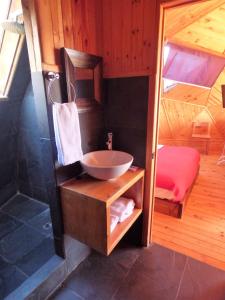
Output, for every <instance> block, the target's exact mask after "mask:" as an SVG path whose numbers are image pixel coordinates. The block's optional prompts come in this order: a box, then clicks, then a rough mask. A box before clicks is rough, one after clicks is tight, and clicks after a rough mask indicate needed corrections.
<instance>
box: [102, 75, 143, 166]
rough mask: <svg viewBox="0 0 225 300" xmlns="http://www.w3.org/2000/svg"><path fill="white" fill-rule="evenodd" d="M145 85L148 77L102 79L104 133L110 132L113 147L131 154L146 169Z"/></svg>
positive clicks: (136, 162) (136, 163) (135, 162)
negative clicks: (111, 133) (103, 89)
mask: <svg viewBox="0 0 225 300" xmlns="http://www.w3.org/2000/svg"><path fill="white" fill-rule="evenodd" d="M148 86H149V79H148V77H130V78H113V79H106V80H104V87H105V91H104V93H105V99H104V116H105V127H106V131H112V132H113V148H114V149H116V150H122V151H126V152H129V153H131V154H132V155H133V156H134V165H137V166H139V167H145V155H146V152H145V149H146V126H147V109H148Z"/></svg>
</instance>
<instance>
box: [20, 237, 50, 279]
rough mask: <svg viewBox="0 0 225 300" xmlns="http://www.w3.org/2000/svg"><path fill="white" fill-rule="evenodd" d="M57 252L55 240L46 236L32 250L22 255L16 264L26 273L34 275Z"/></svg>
mask: <svg viewBox="0 0 225 300" xmlns="http://www.w3.org/2000/svg"><path fill="white" fill-rule="evenodd" d="M54 254H55V249H54V242H53V240H52V239H51V238H46V239H44V240H43V241H42V243H41V244H39V245H38V246H37V247H35V248H34V249H33V250H32V251H31V252H29V253H28V254H27V255H25V256H24V257H22V258H21V259H20V260H19V261H18V262H17V263H16V265H17V266H18V268H19V269H21V270H22V271H23V272H24V273H25V274H27V275H32V274H33V273H34V272H36V271H37V270H38V269H39V268H40V267H41V266H42V265H44V264H45V263H46V262H47V261H48V260H49V259H50V258H51V257H52V256H53V255H54Z"/></svg>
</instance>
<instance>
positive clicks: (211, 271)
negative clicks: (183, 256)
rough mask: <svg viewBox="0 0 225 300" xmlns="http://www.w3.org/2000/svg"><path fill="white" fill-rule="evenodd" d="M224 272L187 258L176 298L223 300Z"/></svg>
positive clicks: (224, 293) (224, 294) (183, 299)
mask: <svg viewBox="0 0 225 300" xmlns="http://www.w3.org/2000/svg"><path fill="white" fill-rule="evenodd" d="M224 299H225V272H224V271H222V270H219V269H216V268H214V267H211V266H209V265H206V264H203V263H201V262H199V261H197V260H194V259H192V258H188V260H187V264H186V268H185V272H184V276H183V278H182V281H181V285H180V288H179V294H178V297H177V300H224Z"/></svg>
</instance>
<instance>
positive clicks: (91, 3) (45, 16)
mask: <svg viewBox="0 0 225 300" xmlns="http://www.w3.org/2000/svg"><path fill="white" fill-rule="evenodd" d="M35 4H36V11H37V18H38V31H39V38H40V44H41V53H42V63H43V69H44V70H58V69H59V68H60V65H61V62H60V51H59V49H60V48H62V47H68V48H74V49H77V50H80V51H85V52H88V53H91V54H96V55H100V56H101V55H102V0H45V1H38V0H36V3H35Z"/></svg>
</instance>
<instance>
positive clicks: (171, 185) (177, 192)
mask: <svg viewBox="0 0 225 300" xmlns="http://www.w3.org/2000/svg"><path fill="white" fill-rule="evenodd" d="M199 162H200V154H199V152H198V151H197V150H195V149H193V148H189V147H176V146H163V147H162V148H161V149H159V150H158V157H157V171H156V186H157V187H159V188H163V189H167V190H170V191H172V192H173V194H174V199H173V201H176V202H180V201H182V199H183V198H184V195H185V193H186V191H187V189H188V188H189V187H190V186H191V185H192V183H193V181H194V179H195V176H196V174H197V172H198V168H199Z"/></svg>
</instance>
